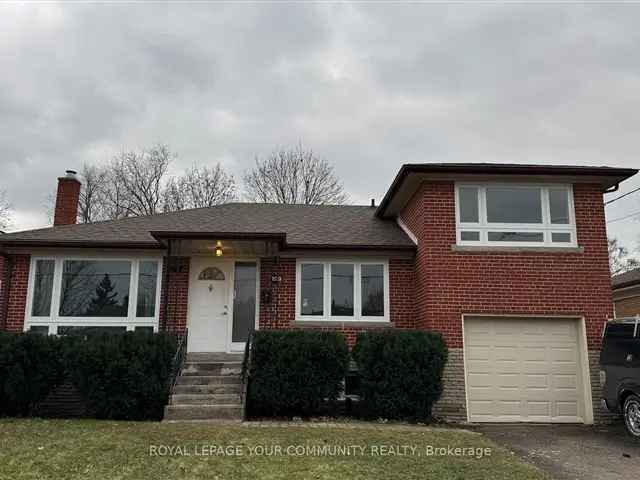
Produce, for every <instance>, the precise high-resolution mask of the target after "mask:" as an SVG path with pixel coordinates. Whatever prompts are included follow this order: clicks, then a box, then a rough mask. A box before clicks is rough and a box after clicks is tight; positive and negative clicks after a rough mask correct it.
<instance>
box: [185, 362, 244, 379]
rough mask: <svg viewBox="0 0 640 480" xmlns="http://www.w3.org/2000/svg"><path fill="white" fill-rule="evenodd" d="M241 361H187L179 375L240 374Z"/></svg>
mask: <svg viewBox="0 0 640 480" xmlns="http://www.w3.org/2000/svg"><path fill="white" fill-rule="evenodd" d="M240 374H242V363H239V362H187V363H185V364H184V366H183V367H182V372H181V373H180V375H196V376H207V375H215V376H221V375H240Z"/></svg>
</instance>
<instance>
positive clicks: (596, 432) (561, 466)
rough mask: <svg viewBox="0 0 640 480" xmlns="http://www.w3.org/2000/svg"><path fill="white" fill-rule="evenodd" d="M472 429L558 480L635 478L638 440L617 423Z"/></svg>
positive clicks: (638, 464)
mask: <svg viewBox="0 0 640 480" xmlns="http://www.w3.org/2000/svg"><path fill="white" fill-rule="evenodd" d="M474 430H477V431H480V432H482V433H484V434H485V435H486V436H487V437H489V438H490V439H492V440H493V441H495V442H496V443H499V444H502V445H505V446H506V447H507V448H510V449H511V450H512V451H513V452H515V453H516V454H518V455H520V456H521V457H523V458H524V459H525V460H527V461H529V462H531V463H533V464H535V465H537V466H538V467H540V468H542V469H543V470H546V471H547V472H549V474H550V475H551V476H552V477H553V478H556V479H559V480H569V479H571V480H574V479H580V480H591V479H593V480H614V479H615V480H620V479H624V480H626V479H629V480H637V479H638V478H640V442H639V441H634V440H633V439H632V438H630V437H629V436H627V434H626V433H625V431H624V426H623V425H621V424H616V425H611V426H599V427H589V426H582V425H497V424H492V425H483V426H478V427H475V428H474Z"/></svg>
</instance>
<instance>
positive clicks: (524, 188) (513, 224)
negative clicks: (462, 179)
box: [456, 183, 577, 247]
mask: <svg viewBox="0 0 640 480" xmlns="http://www.w3.org/2000/svg"><path fill="white" fill-rule="evenodd" d="M456 225H457V229H456V234H457V243H458V244H459V245H507V246H536V247H538V246H539V247H544V246H561V247H562V246H564V247H573V246H576V244H577V241H576V228H575V219H574V213H573V195H572V189H571V186H569V185H535V184H524V185H520V184H486V185H475V184H474V185H472V184H466V183H459V184H457V185H456Z"/></svg>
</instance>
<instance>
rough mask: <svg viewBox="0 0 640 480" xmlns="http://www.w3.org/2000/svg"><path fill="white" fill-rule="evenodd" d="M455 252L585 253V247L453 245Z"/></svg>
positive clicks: (452, 248)
mask: <svg viewBox="0 0 640 480" xmlns="http://www.w3.org/2000/svg"><path fill="white" fill-rule="evenodd" d="M451 250H452V251H453V252H539V253H584V247H525V246H522V247H519V246H500V245H451Z"/></svg>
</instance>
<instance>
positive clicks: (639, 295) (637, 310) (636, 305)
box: [613, 285, 640, 317]
mask: <svg viewBox="0 0 640 480" xmlns="http://www.w3.org/2000/svg"><path fill="white" fill-rule="evenodd" d="M613 303H614V307H615V313H616V317H635V316H636V315H640V285H638V286H634V287H632V288H627V289H625V290H623V291H617V292H614V293H613Z"/></svg>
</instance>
